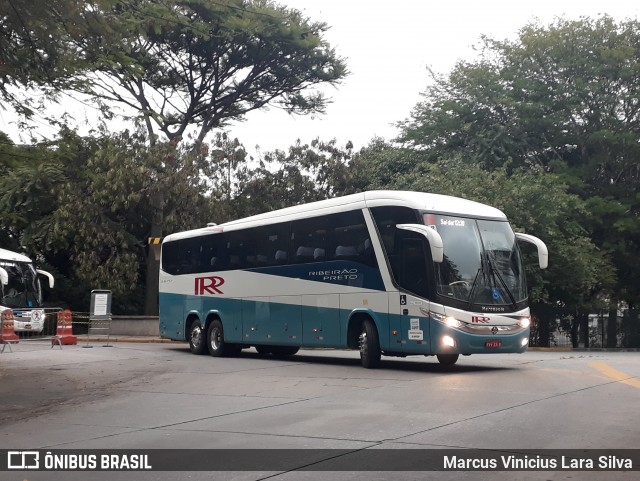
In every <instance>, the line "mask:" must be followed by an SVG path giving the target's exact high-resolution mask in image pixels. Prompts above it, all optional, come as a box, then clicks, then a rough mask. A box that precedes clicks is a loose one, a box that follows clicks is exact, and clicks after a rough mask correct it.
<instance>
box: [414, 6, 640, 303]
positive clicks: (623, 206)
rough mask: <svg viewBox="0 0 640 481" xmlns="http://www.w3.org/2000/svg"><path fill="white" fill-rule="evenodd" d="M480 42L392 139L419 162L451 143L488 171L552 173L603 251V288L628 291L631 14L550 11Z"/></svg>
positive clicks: (633, 165)
mask: <svg viewBox="0 0 640 481" xmlns="http://www.w3.org/2000/svg"><path fill="white" fill-rule="evenodd" d="M483 45H484V47H483V50H482V55H481V57H480V58H479V59H478V60H477V61H473V62H460V63H458V64H457V66H456V67H455V68H454V69H453V71H452V72H451V73H450V74H449V75H448V76H447V77H436V78H434V84H433V85H432V86H431V87H430V88H428V89H427V91H426V92H425V100H424V101H423V102H421V103H420V104H419V105H418V106H416V108H415V109H414V111H413V114H412V119H411V120H409V121H408V122H405V123H404V124H403V125H402V129H403V131H402V136H401V140H402V141H403V142H404V143H405V145H406V146H408V147H409V146H410V147H412V148H414V149H418V150H420V151H423V152H424V153H425V159H426V161H427V162H437V161H438V160H439V159H442V158H450V157H451V156H452V155H459V156H460V158H461V159H463V161H464V162H465V163H468V164H471V165H479V166H481V167H483V168H484V169H486V170H488V171H496V170H500V169H503V168H505V166H506V168H507V169H508V172H510V171H514V172H515V171H517V169H520V168H525V169H533V168H541V169H543V170H544V171H545V172H548V173H554V174H556V175H558V176H559V178H560V179H561V180H562V182H563V183H564V184H566V185H567V186H568V188H569V190H568V192H569V193H572V194H575V195H578V196H579V197H580V198H581V199H582V200H583V201H584V203H585V204H584V205H585V208H584V210H582V211H581V212H576V213H575V214H574V215H575V216H576V220H577V221H579V223H580V225H581V226H582V228H583V229H584V230H585V231H586V232H588V233H589V236H590V238H591V241H592V242H593V243H594V244H595V245H596V246H597V247H598V248H599V250H600V252H601V253H602V254H604V255H605V256H606V257H607V258H608V259H610V260H611V262H612V265H610V266H608V268H607V269H606V270H604V271H601V276H602V277H603V278H604V277H608V278H612V279H613V280H614V282H613V283H611V282H605V283H604V284H603V285H607V286H608V290H607V292H606V296H607V297H609V298H613V299H617V300H626V301H627V302H629V303H631V304H634V303H637V302H638V300H639V299H640V290H639V287H640V286H639V284H638V283H637V282H636V280H635V278H634V277H635V274H634V272H633V271H634V268H633V267H631V266H632V265H633V259H636V258H637V257H638V255H640V218H639V214H640V202H639V201H640V197H638V195H637V192H638V190H640V189H639V187H640V163H639V162H638V158H639V154H640V103H639V102H638V92H639V91H640V83H639V82H640V81H639V79H640V75H639V74H640V61H639V60H640V23H638V22H637V21H631V20H629V21H623V22H615V21H614V20H613V19H611V18H610V17H607V16H603V17H599V18H597V19H589V18H582V19H579V20H565V19H559V20H557V21H556V22H555V23H553V24H551V25H549V26H541V25H539V24H537V23H532V24H529V25H527V26H525V27H524V28H523V29H521V30H520V32H519V35H518V37H517V38H516V39H515V40H512V41H510V40H505V41H499V40H495V39H490V38H485V39H484V44H483ZM551 206H553V208H555V204H550V207H551ZM539 212H540V211H539V210H536V213H539ZM584 255H585V256H588V255H589V254H588V251H585V253H584Z"/></svg>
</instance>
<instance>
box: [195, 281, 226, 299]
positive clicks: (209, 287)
mask: <svg viewBox="0 0 640 481" xmlns="http://www.w3.org/2000/svg"><path fill="white" fill-rule="evenodd" d="M222 284H224V279H223V278H222V277H218V276H210V277H196V296H204V294H205V293H207V294H222V293H223V292H222V291H221V290H220V289H218V287H220V286H221V285H222Z"/></svg>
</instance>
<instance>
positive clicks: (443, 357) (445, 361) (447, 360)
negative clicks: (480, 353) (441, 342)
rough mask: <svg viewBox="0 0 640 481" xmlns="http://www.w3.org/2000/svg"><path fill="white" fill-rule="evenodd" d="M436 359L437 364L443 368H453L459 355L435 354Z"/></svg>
mask: <svg viewBox="0 0 640 481" xmlns="http://www.w3.org/2000/svg"><path fill="white" fill-rule="evenodd" d="M436 357H437V358H438V362H439V363H440V364H442V365H443V366H453V365H454V364H455V363H456V362H458V357H460V355H459V354H436Z"/></svg>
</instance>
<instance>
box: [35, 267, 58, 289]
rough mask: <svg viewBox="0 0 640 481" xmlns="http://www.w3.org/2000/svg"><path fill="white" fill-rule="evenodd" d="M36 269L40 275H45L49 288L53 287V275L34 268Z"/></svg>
mask: <svg viewBox="0 0 640 481" xmlns="http://www.w3.org/2000/svg"><path fill="white" fill-rule="evenodd" d="M36 271H37V272H38V274H40V275H41V276H44V277H46V278H47V279H49V289H53V284H54V281H53V276H52V275H51V274H49V273H48V272H47V271H41V270H40V269H36Z"/></svg>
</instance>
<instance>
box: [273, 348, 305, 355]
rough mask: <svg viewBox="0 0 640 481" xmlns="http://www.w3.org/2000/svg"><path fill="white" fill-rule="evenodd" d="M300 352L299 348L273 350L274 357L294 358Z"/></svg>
mask: <svg viewBox="0 0 640 481" xmlns="http://www.w3.org/2000/svg"><path fill="white" fill-rule="evenodd" d="M299 350H300V348H299V347H298V346H274V347H272V348H271V354H273V357H288V356H293V355H294V354H295V353H297V352H298V351H299Z"/></svg>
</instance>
